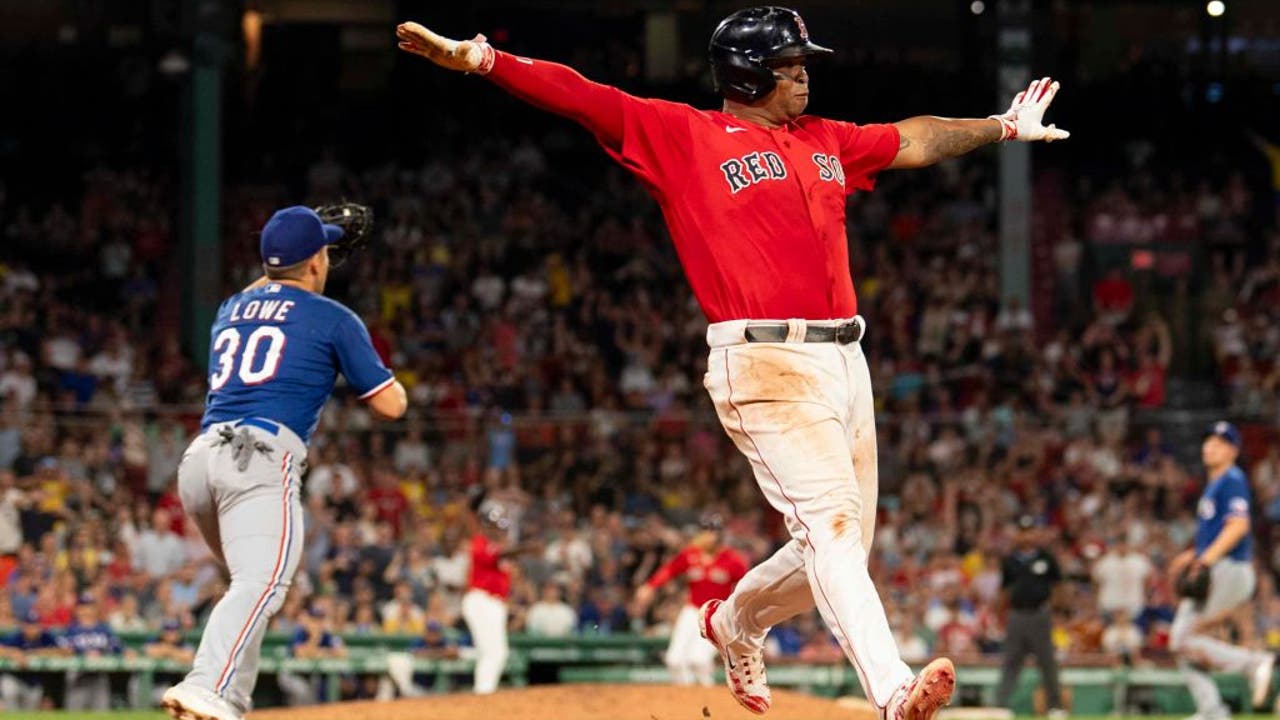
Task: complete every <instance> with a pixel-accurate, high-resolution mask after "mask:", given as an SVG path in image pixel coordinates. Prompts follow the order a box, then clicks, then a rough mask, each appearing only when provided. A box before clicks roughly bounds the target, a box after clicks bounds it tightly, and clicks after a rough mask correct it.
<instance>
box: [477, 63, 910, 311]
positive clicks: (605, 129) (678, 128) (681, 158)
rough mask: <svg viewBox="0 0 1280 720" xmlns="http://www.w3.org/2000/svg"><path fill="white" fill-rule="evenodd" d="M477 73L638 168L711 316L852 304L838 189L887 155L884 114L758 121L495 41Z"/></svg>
mask: <svg viewBox="0 0 1280 720" xmlns="http://www.w3.org/2000/svg"><path fill="white" fill-rule="evenodd" d="M489 77H490V78H491V79H492V80H493V81H494V82H496V83H498V84H499V85H501V86H502V87H504V88H505V89H507V90H508V91H509V92H511V93H512V94H514V95H516V96H517V97H520V98H521V99H524V100H526V101H528V102H530V103H532V104H534V105H537V106H539V107H543V108H545V109H548V110H551V111H553V112H557V113H559V114H561V115H566V116H568V117H570V118H572V119H574V120H577V121H578V122H580V123H582V124H583V125H584V126H586V127H587V129H589V130H590V131H591V132H593V133H594V134H595V135H596V138H597V140H599V141H600V144H601V145H603V146H604V148H605V150H606V151H607V152H608V153H609V154H610V155H611V156H612V157H613V158H615V159H616V160H618V161H619V162H620V163H622V165H623V166H625V167H626V168H627V169H628V170H630V171H631V172H632V173H634V174H635V175H636V176H637V177H639V178H640V180H641V182H643V183H644V185H645V187H646V188H648V190H649V192H650V194H652V195H653V197H654V198H655V199H656V200H657V201H658V205H659V206H660V207H661V209H662V214H663V217H664V218H665V219H666V222H667V228H668V229H669V230H670V233H671V238H672V241H673V242H674V243H675V247H676V252H677V253H678V254H679V256H680V261H681V264H682V265H683V266H684V271H685V275H686V276H687V277H688V278H689V284H690V285H691V286H692V287H693V293H694V295H695V296H696V297H697V299H698V302H699V304H700V305H701V306H702V310H703V312H704V313H705V314H706V316H707V319H708V320H710V321H711V322H719V321H722V320H741V319H751V318H755V319H761V318H771V319H785V318H804V319H808V320H829V319H837V318H847V317H852V316H853V315H855V314H857V311H858V303H857V298H856V297H855V295H854V291H853V279H852V277H851V275H850V271H849V248H848V239H847V237H846V235H845V197H846V196H847V195H848V194H850V193H852V192H854V191H855V190H870V189H872V188H873V187H874V186H875V177H876V174H877V173H878V172H879V171H881V170H883V169H884V168H886V167H888V166H889V164H890V163H892V162H893V159H894V158H895V157H897V154H898V142H899V135H898V129H897V128H896V127H894V126H893V125H861V126H859V125H855V124H853V123H847V122H839V121H835V120H827V119H824V118H819V117H813V116H808V115H805V116H801V117H800V118H798V119H797V120H796V121H794V122H792V123H790V124H788V125H786V126H784V127H780V128H776V129H770V128H766V127H763V126H760V125H756V124H754V123H750V122H747V121H744V120H739V119H738V118H736V117H733V116H732V115H728V114H725V113H723V112H720V111H716V110H698V109H696V108H693V107H690V106H688V105H683V104H679V103H673V102H667V101H663V100H650V99H643V98H637V97H634V96H632V95H628V94H626V93H624V92H622V91H621V90H618V89H617V88H612V87H609V86H606V85H600V84H598V83H594V82H591V81H589V80H587V79H585V78H583V77H582V76H581V75H579V74H578V73H576V72H574V71H573V70H571V69H570V68H567V67H564V66H563V65H557V64H555V63H547V62H543V61H540V60H537V61H535V60H529V59H528V58H520V57H516V56H514V55H509V54H507V53H503V52H498V53H497V57H496V59H495V62H494V66H493V70H492V71H491V72H490V73H489Z"/></svg>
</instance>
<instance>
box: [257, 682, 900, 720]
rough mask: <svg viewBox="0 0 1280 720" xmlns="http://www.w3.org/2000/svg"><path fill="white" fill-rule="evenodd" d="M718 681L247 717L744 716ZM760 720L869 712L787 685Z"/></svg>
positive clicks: (550, 689) (527, 691) (564, 719)
mask: <svg viewBox="0 0 1280 720" xmlns="http://www.w3.org/2000/svg"><path fill="white" fill-rule="evenodd" d="M756 717H758V716H756V715H753V714H751V713H749V712H747V711H746V710H744V709H743V708H741V707H740V706H739V705H738V704H737V703H736V702H734V701H733V698H732V697H730V695H729V692H728V690H726V689H725V688H724V687H711V688H701V687H693V688H690V687H672V686H669V685H540V686H537V687H530V688H520V689H512V690H503V691H501V692H498V693H496V694H493V695H486V696H478V695H471V694H462V693H458V694H451V695H433V696H431V697H426V698H414V699H404V700H395V701H392V702H350V703H336V704H332V705H314V706H310V707H299V708H274V709H270V710H261V711H257V712H253V713H250V714H249V720H747V719H748V718H756ZM765 718H767V720H875V718H876V715H875V713H874V712H872V711H871V710H869V709H850V708H848V707H842V706H840V705H838V704H837V703H836V702H835V701H834V700H825V699H822V698H815V697H810V696H808V695H802V694H800V693H796V692H789V691H786V690H774V691H773V707H772V709H770V710H769V713H768V715H766V716H765Z"/></svg>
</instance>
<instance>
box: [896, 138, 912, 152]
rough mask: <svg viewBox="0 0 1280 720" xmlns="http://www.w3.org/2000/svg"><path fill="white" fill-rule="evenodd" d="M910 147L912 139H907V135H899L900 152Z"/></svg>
mask: <svg viewBox="0 0 1280 720" xmlns="http://www.w3.org/2000/svg"><path fill="white" fill-rule="evenodd" d="M909 147H911V138H909V137H907V136H906V135H899V136H898V150H899V151H902V150H906V149H907V148H909Z"/></svg>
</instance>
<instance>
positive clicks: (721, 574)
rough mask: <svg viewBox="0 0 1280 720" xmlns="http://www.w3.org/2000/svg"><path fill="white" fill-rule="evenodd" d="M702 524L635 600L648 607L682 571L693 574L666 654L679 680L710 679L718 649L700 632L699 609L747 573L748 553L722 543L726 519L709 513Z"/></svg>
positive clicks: (704, 681) (682, 682) (690, 682)
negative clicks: (685, 600) (746, 556)
mask: <svg viewBox="0 0 1280 720" xmlns="http://www.w3.org/2000/svg"><path fill="white" fill-rule="evenodd" d="M699 525H700V526H701V531H700V532H699V533H698V534H697V535H695V536H694V537H693V539H692V540H691V541H690V542H689V545H688V546H687V547H685V548H684V549H683V550H681V551H680V554H678V555H676V556H675V557H674V558H672V559H671V561H670V562H668V563H667V564H666V565H663V566H662V567H660V568H658V569H657V571H655V572H654V573H653V576H652V577H650V578H649V579H648V581H646V582H645V584H644V585H641V586H640V589H639V590H637V591H636V603H637V604H638V605H639V606H640V607H641V608H644V607H648V606H649V604H650V603H651V602H653V596H654V592H655V591H656V590H657V589H658V588H660V587H662V586H663V585H665V584H666V583H668V582H670V581H671V580H674V579H675V578H678V577H680V576H684V577H686V578H688V579H689V600H688V602H687V603H685V606H684V607H683V608H681V609H680V614H679V615H678V616H677V617H676V624H675V627H673V628H672V629H671V643H670V644H669V645H668V646H667V654H666V656H665V657H664V661H665V662H666V665H667V670H668V671H669V672H670V673H671V679H672V681H673V682H675V684H676V685H693V684H694V683H695V682H696V683H697V684H699V685H704V686H705V685H711V684H712V672H711V668H712V663H713V662H715V659H716V648H715V646H714V645H712V644H711V643H710V642H708V641H707V640H706V639H705V638H703V637H702V633H701V630H700V627H701V625H702V623H700V622H699V621H698V609H699V608H701V607H702V606H703V605H704V604H705V603H707V602H708V601H710V600H724V599H725V598H727V597H729V593H731V592H733V586H734V585H737V584H738V581H739V580H741V579H742V576H743V575H746V574H747V561H746V558H744V557H742V555H741V554H740V553H738V551H737V550H734V549H733V548H730V547H724V546H723V545H722V544H721V541H722V540H723V528H724V520H723V518H721V517H720V515H719V514H717V513H707V514H705V515H703V516H702V517H701V518H700V519H699Z"/></svg>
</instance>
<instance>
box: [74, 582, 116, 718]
mask: <svg viewBox="0 0 1280 720" xmlns="http://www.w3.org/2000/svg"><path fill="white" fill-rule="evenodd" d="M59 641H60V642H61V643H62V646H63V647H65V648H68V649H69V650H71V651H72V652H73V653H75V654H76V655H79V656H81V657H103V656H106V655H124V654H126V650H125V648H124V645H123V644H122V643H121V642H120V638H119V636H117V635H116V634H115V631H113V630H112V629H111V626H110V625H108V624H107V623H105V622H103V620H102V613H101V611H100V609H99V606H98V599H97V598H95V597H94V596H93V595H90V594H85V595H83V596H81V597H80V599H79V601H78V602H77V603H76V610H75V620H73V621H72V622H71V624H69V625H67V629H66V631H65V632H64V633H63V635H62V637H61V638H60V639H59ZM65 698H66V700H65V703H64V707H65V708H66V709H67V710H71V711H85V710H96V711H104V710H110V709H111V677H110V675H109V674H107V673H105V672H101V671H93V670H68V671H67V686H66V696H65Z"/></svg>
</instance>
